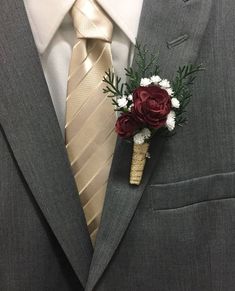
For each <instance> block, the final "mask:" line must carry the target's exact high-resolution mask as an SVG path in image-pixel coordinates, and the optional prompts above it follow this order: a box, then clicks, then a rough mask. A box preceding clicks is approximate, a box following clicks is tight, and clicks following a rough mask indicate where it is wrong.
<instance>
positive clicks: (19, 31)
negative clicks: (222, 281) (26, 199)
mask: <svg viewBox="0 0 235 291" xmlns="http://www.w3.org/2000/svg"><path fill="white" fill-rule="evenodd" d="M0 39H1V44H0V67H1V70H0V124H1V126H2V127H3V129H4V131H5V134H6V137H7V140H8V142H9V145H10V147H11V149H12V152H13V155H14V158H15V160H16V162H17V164H18V166H19V169H20V171H21V172H22V174H23V177H24V179H25V181H26V183H27V185H28V186H29V188H30V189H31V191H32V193H33V195H34V197H35V199H36V201H37V203H38V205H39V207H40V208H41V210H42V212H43V214H44V216H45V218H46V219H47V221H48V223H49V225H50V227H51V229H52V231H53V232H54V234H55V236H56V238H57V239H58V241H59V243H60V245H61V247H62V248H63V250H64V252H65V254H66V256H67V258H68V260H69V261H70V263H71V265H72V267H73V269H74V271H75V272H76V274H77V276H78V277H79V279H80V281H81V283H82V284H83V286H85V284H86V281H87V276H88V270H89V266H90V262H91V257H92V247H91V242H90V238H89V235H88V231H87V227H86V223H85V219H84V215H83V211H82V208H81V206H80V202H79V198H78V193H77V190H76V186H75V183H74V179H73V176H72V173H71V170H70V165H69V163H68V159H67V155H66V151H65V147H64V142H63V138H62V135H61V132H60V129H59V126H58V121H57V119H56V116H55V112H54V108H53V105H52V103H51V98H50V95H49V92H48V89H47V86H46V83H45V79H44V76H43V72H42V69H41V65H40V61H39V58H38V55H37V51H36V48H35V45H34V42H33V38H32V34H31V31H30V27H29V24H28V20H27V16H26V13H25V10H24V5H23V1H16V0H15V1H7V0H3V1H2V2H1V10H0Z"/></svg>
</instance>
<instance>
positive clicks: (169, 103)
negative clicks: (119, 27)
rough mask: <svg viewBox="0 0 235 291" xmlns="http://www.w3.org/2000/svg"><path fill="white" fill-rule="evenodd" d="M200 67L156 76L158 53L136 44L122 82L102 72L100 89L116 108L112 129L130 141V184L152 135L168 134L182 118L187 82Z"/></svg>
mask: <svg viewBox="0 0 235 291" xmlns="http://www.w3.org/2000/svg"><path fill="white" fill-rule="evenodd" d="M134 68H135V69H134ZM202 69H203V68H202V66H201V65H186V66H183V67H180V68H179V69H178V71H177V72H176V75H175V78H174V79H173V80H172V81H169V80H167V79H165V78H163V77H162V76H160V70H159V65H158V56H157V55H156V54H152V53H150V52H149V51H148V49H147V48H146V46H143V47H142V46H141V45H139V44H137V45H136V59H135V64H134V67H131V68H126V69H125V72H126V77H127V82H126V83H123V82H122V80H121V78H119V77H118V76H116V75H115V74H114V73H113V72H112V71H111V70H109V71H108V72H106V75H105V77H104V82H105V83H106V88H105V89H104V93H105V94H107V93H108V97H110V98H112V102H113V105H114V110H115V111H119V112H120V115H119V117H118V119H117V122H116V125H115V130H116V132H117V134H118V135H119V136H120V137H121V138H123V139H126V140H129V141H131V142H132V143H133V154H132V163H131V169H130V184H135V185H139V184H140V182H141V179H142V176H143V171H144V167H145V163H146V158H150V154H149V152H148V150H149V144H150V142H151V139H152V138H153V136H154V135H155V134H158V133H159V134H160V133H161V134H167V133H168V135H169V133H173V132H175V129H176V127H177V126H181V125H182V124H183V123H185V122H186V117H185V112H186V111H185V108H186V106H187V105H188V103H189V100H190V97H191V96H192V94H191V92H190V85H192V84H193V81H194V80H195V77H196V73H197V72H198V71H200V70H202Z"/></svg>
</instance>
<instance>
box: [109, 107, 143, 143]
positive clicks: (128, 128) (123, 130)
mask: <svg viewBox="0 0 235 291" xmlns="http://www.w3.org/2000/svg"><path fill="white" fill-rule="evenodd" d="M139 127H140V122H139V121H138V119H136V118H135V116H134V114H133V113H130V112H127V113H122V115H121V116H120V117H119V118H118V120H117V122H116V125H115V130H116V132H117V133H118V135H119V136H121V137H123V138H129V137H131V136H133V135H134V133H135V132H136V130H137V129H138V128H139Z"/></svg>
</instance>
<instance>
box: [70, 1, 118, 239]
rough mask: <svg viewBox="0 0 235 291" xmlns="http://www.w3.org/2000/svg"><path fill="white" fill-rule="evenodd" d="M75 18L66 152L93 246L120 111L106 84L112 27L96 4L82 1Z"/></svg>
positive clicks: (77, 2)
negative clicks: (75, 38) (104, 83)
mask: <svg viewBox="0 0 235 291" xmlns="http://www.w3.org/2000/svg"><path fill="white" fill-rule="evenodd" d="M71 15H72V18H73V23H74V28H75V31H76V35H77V42H76V44H75V45H74V47H73V52H72V58H71V64H70V70H69V78H68V93H67V112H66V127H65V134H66V148H67V152H68V156H69V160H70V163H71V166H72V170H73V173H74V177H75V181H76V184H77V187H78V190H79V194H80V200H81V203H82V206H83V209H84V213H85V217H86V221H87V225H88V229H89V233H90V236H91V239H92V242H93V243H94V241H95V237H96V234H97V231H98V227H99V223H100V218H101V213H102V208H103V202H104V196H105V191H106V186H107V180H108V175H109V170H110V166H111V162H112V157H113V152H114V147H115V143H116V134H115V132H114V124H115V120H116V117H115V112H114V110H113V108H112V103H111V100H110V99H109V98H107V96H105V94H103V87H104V85H103V82H102V79H103V76H104V74H105V71H107V70H108V69H109V68H112V56H111V48H110V42H111V38H112V30H113V25H112V23H111V21H110V20H109V19H108V17H107V16H106V15H105V13H104V11H102V9H101V8H100V7H99V6H98V5H97V3H95V1H94V0H77V1H76V2H75V4H74V6H73V7H72V10H71Z"/></svg>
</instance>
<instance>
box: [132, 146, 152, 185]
mask: <svg viewBox="0 0 235 291" xmlns="http://www.w3.org/2000/svg"><path fill="white" fill-rule="evenodd" d="M148 149H149V143H144V144H135V143H134V144H133V154H132V162H131V172H130V184H133V185H139V184H140V182H141V179H142V176H143V172H144V166H145V163H146V156H147V153H148Z"/></svg>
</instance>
